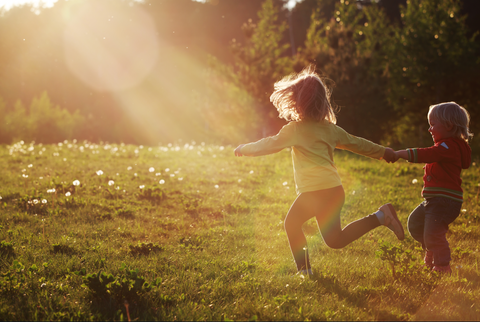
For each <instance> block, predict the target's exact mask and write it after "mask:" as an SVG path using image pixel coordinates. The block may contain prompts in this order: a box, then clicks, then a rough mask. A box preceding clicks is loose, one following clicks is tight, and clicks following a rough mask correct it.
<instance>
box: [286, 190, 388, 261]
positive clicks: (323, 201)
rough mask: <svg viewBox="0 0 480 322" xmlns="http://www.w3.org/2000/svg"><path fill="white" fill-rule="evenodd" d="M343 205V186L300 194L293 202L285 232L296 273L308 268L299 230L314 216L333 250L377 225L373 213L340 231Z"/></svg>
mask: <svg viewBox="0 0 480 322" xmlns="http://www.w3.org/2000/svg"><path fill="white" fill-rule="evenodd" d="M344 202H345V192H344V191H343V187H342V186H338V187H334V188H330V189H325V190H318V191H311V192H306V193H302V194H300V195H299V196H298V197H297V199H296V200H295V201H294V203H293V204H292V206H291V207H290V210H289V211H288V214H287V217H286V218H285V230H286V232H287V237H288V241H289V243H290V249H291V251H292V254H293V257H294V259H295V262H296V264H297V269H298V270H303V269H309V268H310V262H309V257H308V252H307V248H306V247H307V240H306V238H305V235H304V234H303V231H302V225H303V224H304V223H305V222H306V221H307V220H309V219H311V218H313V217H316V219H317V224H318V227H319V228H320V231H321V232H322V236H323V239H324V240H325V243H326V244H327V245H328V246H329V247H332V248H343V247H345V246H346V245H348V244H350V243H351V242H352V241H354V240H356V239H358V238H360V237H361V236H363V235H364V234H366V233H367V232H369V231H370V230H372V229H374V228H376V227H378V226H380V222H379V221H378V219H377V217H376V216H375V214H372V215H369V216H367V217H364V218H361V219H359V220H357V221H354V222H352V223H350V224H349V225H347V226H346V227H345V228H344V229H343V230H342V228H341V224H340V211H341V209H342V207H343V204H344Z"/></svg>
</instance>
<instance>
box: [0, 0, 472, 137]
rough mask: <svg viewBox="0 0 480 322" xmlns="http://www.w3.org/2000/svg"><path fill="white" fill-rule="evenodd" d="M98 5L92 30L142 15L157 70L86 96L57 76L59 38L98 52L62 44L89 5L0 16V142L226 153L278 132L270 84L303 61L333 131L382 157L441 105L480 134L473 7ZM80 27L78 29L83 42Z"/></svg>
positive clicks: (414, 3) (425, 2)
mask: <svg viewBox="0 0 480 322" xmlns="http://www.w3.org/2000/svg"><path fill="white" fill-rule="evenodd" d="M103 1H104V2H103V3H111V6H112V7H107V8H111V10H106V12H105V14H104V16H98V17H100V18H97V19H104V21H107V20H108V19H112V20H114V19H119V18H118V16H119V15H120V13H123V12H126V13H128V12H131V10H132V7H135V8H139V9H141V10H142V12H145V13H147V14H148V16H149V17H151V19H152V21H153V23H154V26H155V30H154V32H155V36H156V37H157V39H159V41H158V43H159V45H158V53H156V54H157V55H158V58H157V59H156V63H155V66H154V67H152V69H151V71H150V72H149V74H148V75H146V76H145V77H144V78H143V79H142V80H141V82H139V83H137V84H135V85H134V86H132V87H133V88H127V89H119V90H109V91H105V90H98V89H95V88H92V86H89V84H86V83H85V82H82V79H79V77H76V76H75V75H74V73H72V71H71V68H70V69H69V66H68V65H69V64H70V65H71V64H72V63H71V62H68V56H66V51H67V50H66V49H65V42H66V41H71V42H72V43H73V44H74V45H76V46H77V47H79V49H78V50H79V51H81V52H82V53H83V52H84V51H85V52H86V53H87V54H88V55H90V54H92V55H100V54H101V51H100V49H98V48H96V47H95V46H94V43H88V44H76V43H75V41H76V40H77V39H70V40H66V39H65V38H66V36H65V35H66V34H67V35H69V34H68V33H66V31H65V30H66V29H67V28H68V25H69V23H70V21H71V20H72V19H74V18H71V17H75V13H76V12H78V10H79V8H80V6H81V5H82V4H83V3H85V2H88V0H85V1H80V0H71V1H62V0H60V1H59V2H57V3H56V5H55V6H54V7H52V8H48V9H43V10H41V12H40V13H35V12H32V10H31V8H29V7H28V6H24V7H18V8H14V9H12V10H10V11H8V12H5V13H3V15H2V16H0V31H1V32H2V37H0V74H1V75H2V77H1V78H0V97H1V98H2V100H1V101H0V143H11V142H12V141H15V140H19V139H22V140H26V141H30V140H34V141H36V142H45V143H49V142H56V141H60V140H63V139H74V138H75V139H80V140H82V139H87V140H92V141H100V140H103V141H110V142H120V141H121V142H125V143H142V144H155V143H158V142H168V141H174V140H178V139H183V140H213V141H217V142H221V143H231V144H237V143H239V142H240V141H242V140H247V139H248V140H250V139H256V138H259V137H261V136H265V135H270V134H273V133H275V132H276V131H278V129H279V128H280V127H281V126H282V125H283V123H282V121H280V120H279V119H278V117H277V114H276V111H275V109H274V107H273V106H272V105H271V103H270V102H269V95H270V93H271V92H272V90H273V84H274V82H275V81H277V80H279V79H280V78H281V77H282V76H284V75H287V74H289V73H292V72H298V71H300V70H301V69H302V68H304V67H305V66H307V65H309V64H315V66H316V68H317V70H318V72H319V73H320V74H321V75H323V76H324V77H326V79H327V80H328V83H329V85H331V87H332V88H333V99H334V102H335V103H336V105H337V107H338V119H339V121H338V124H339V125H340V126H342V127H343V128H345V129H346V130H347V131H349V132H351V133H353V134H356V135H359V136H364V137H367V138H369V139H371V140H373V141H376V142H382V143H384V144H388V145H392V146H412V145H416V146H420V145H427V144H430V139H429V138H428V135H427V134H428V132H427V131H426V129H427V120H426V113H427V111H428V106H429V105H432V104H435V103H439V102H443V101H456V102H457V103H459V104H461V105H462V106H464V107H465V108H467V110H468V111H469V112H470V114H471V117H472V131H473V132H474V133H476V132H477V130H476V129H477V128H480V126H478V125H477V124H478V121H479V118H480V115H479V106H480V92H478V90H477V88H478V85H479V84H478V83H479V80H478V77H476V76H477V75H478V74H480V73H479V72H480V58H479V57H480V55H479V54H480V47H479V41H478V37H477V33H478V29H480V28H479V27H478V26H477V25H476V24H475V23H476V21H478V20H475V19H473V20H472V17H473V18H475V14H476V13H475V12H477V11H475V10H471V8H474V7H475V3H474V2H473V1H459V0H422V1H420V0H408V1H401V0H396V1H385V0H381V1H379V2H378V3H377V1H367V0H364V1H353V0H352V1H349V0H304V1H302V2H299V3H298V4H297V5H296V7H295V8H294V9H293V10H292V11H289V10H287V9H286V8H285V6H284V5H285V2H286V1H283V0H248V1H235V0H215V1H214V0H210V1H207V2H206V3H199V2H193V1H189V0H157V1H151V2H149V1H145V2H140V3H137V2H131V1H114V0H103ZM476 6H477V7H478V5H476ZM469 9H470V10H469ZM477 9H478V8H477ZM129 10H130V11H129ZM467 11H469V12H467ZM69 17H70V18H69ZM95 17H96V16H89V19H94V18H95ZM477 17H478V14H477ZM69 19H70V20H69ZM125 19H127V20H125V21H128V14H126V15H125ZM102 21H103V20H102ZM102 23H103V22H102ZM89 24H92V21H85V22H84V26H85V30H84V32H85V33H87V32H90V33H92V32H93V33H94V32H95V31H91V30H89V28H88V25H89ZM121 26H122V28H123V25H121ZM125 28H127V27H125ZM82 32H83V31H82ZM126 32H128V30H127V31H126ZM94 36H95V37H97V38H99V39H101V38H100V37H101V36H102V35H100V34H98V35H94ZM81 37H82V36H81V35H80V36H79V38H78V39H81ZM95 39H96V38H95ZM121 43H122V38H121V37H119V38H118V39H117V40H116V42H114V44H121ZM81 45H83V46H81ZM86 45H88V46H86ZM77 47H75V48H77ZM115 48H116V47H115ZM120 48H122V47H120ZM119 50H120V49H119ZM139 51H140V49H139ZM92 57H96V56H92ZM147 107H148V108H147ZM473 145H474V146H475V139H474V141H473ZM477 145H478V144H477Z"/></svg>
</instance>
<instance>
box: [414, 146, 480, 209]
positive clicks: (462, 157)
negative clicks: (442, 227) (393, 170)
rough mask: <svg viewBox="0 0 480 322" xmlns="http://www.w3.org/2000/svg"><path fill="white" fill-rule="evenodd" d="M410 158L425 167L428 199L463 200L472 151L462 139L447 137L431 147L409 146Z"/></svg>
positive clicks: (424, 189)
mask: <svg viewBox="0 0 480 322" xmlns="http://www.w3.org/2000/svg"><path fill="white" fill-rule="evenodd" d="M407 152H408V161H409V162H414V163H426V165H425V166H424V167H423V168H424V169H425V174H424V175H423V190H422V196H423V197H424V198H432V197H446V198H450V199H453V200H457V201H460V202H463V190H462V179H461V178H460V173H461V172H462V169H468V168H469V167H470V163H471V154H472V150H471V149H470V146H468V144H467V143H466V142H465V141H464V140H462V139H459V138H446V139H443V140H441V141H439V142H437V143H435V145H434V146H432V147H429V148H420V149H418V148H415V149H407Z"/></svg>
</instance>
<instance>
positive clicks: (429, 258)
mask: <svg viewBox="0 0 480 322" xmlns="http://www.w3.org/2000/svg"><path fill="white" fill-rule="evenodd" d="M423 261H424V262H425V266H426V267H427V268H428V269H432V268H433V266H434V265H433V252H432V251H430V250H427V251H426V252H425V257H424V258H423Z"/></svg>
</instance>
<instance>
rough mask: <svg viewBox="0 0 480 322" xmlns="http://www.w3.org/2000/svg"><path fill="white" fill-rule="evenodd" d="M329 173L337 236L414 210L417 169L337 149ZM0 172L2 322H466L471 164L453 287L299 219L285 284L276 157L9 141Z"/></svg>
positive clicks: (388, 248) (418, 261)
mask: <svg viewBox="0 0 480 322" xmlns="http://www.w3.org/2000/svg"><path fill="white" fill-rule="evenodd" d="M81 147H83V148H81ZM82 150H83V151H82ZM336 164H337V166H338V170H339V173H340V175H341V177H342V180H343V184H344V188H345V192H346V194H347V197H346V204H345V206H344V208H343V212H342V224H343V225H345V224H347V223H349V222H351V221H352V220H355V219H358V218H361V217H362V216H365V215H367V214H370V213H372V212H374V211H375V210H376V209H378V207H380V206H381V205H382V204H384V203H386V202H391V203H392V204H394V206H395V207H396V209H397V211H398V214H399V217H400V219H401V220H402V223H403V224H404V225H406V221H407V218H408V215H409V213H410V212H411V211H412V210H413V209H414V208H415V207H416V206H417V205H418V204H419V203H420V202H421V201H422V199H421V196H420V191H421V187H422V174H423V170H422V165H414V164H408V163H406V162H398V163H396V164H393V165H392V164H387V163H385V162H383V161H381V162H380V161H376V160H371V159H368V158H363V157H359V156H355V155H353V154H351V153H347V152H342V151H339V152H337V153H336ZM150 168H153V170H152V171H150ZM0 169H1V176H0V196H1V197H2V199H1V200H0V242H1V245H0V253H1V256H0V270H1V274H2V276H0V278H1V279H0V293H1V294H0V320H128V315H129V316H130V319H131V320H135V319H137V320H480V305H479V304H478V303H480V276H479V267H478V264H479V260H480V256H479V252H478V243H479V240H480V230H479V223H480V212H479V206H478V197H479V196H478V194H479V189H480V187H479V183H480V178H479V177H480V170H479V168H478V166H477V165H473V166H472V167H471V168H470V169H469V170H467V171H464V172H463V180H464V182H463V187H464V190H465V202H464V204H463V210H462V213H461V215H460V217H459V218H458V219H457V220H456V221H455V222H454V223H453V224H452V225H451V227H450V228H451V229H450V233H449V237H448V238H449V242H450V245H451V248H452V253H453V261H452V266H453V274H452V275H451V276H439V275H437V274H435V273H431V272H428V271H425V270H424V269H423V268H422V257H423V254H422V251H421V250H420V249H419V246H420V245H419V244H418V243H416V242H415V241H414V240H413V239H412V238H411V237H410V236H408V237H406V239H405V241H404V242H398V241H397V240H396V239H395V236H394V235H393V233H391V232H390V231H389V230H388V229H386V228H384V227H380V228H378V229H376V230H374V231H372V232H371V233H369V234H368V235H366V236H364V237H362V238H361V239H359V240H357V241H356V242H354V243H353V244H351V245H349V246H348V247H346V248H344V249H341V250H334V249H330V248H328V247H327V246H326V245H325V244H324V242H323V239H322V237H321V235H320V234H319V233H318V229H317V228H316V223H315V222H314V220H311V221H309V222H307V223H306V224H305V226H304V230H305V232H306V235H307V240H308V244H309V251H310V255H311V262H312V266H313V270H314V272H315V274H314V276H313V278H303V277H302V276H299V275H295V273H296V271H295V265H294V263H293V258H292V256H291V254H290V250H289V247H288V242H287V237H286V234H285V231H284V228H283V220H284V218H285V215H286V213H287V211H288V209H289V207H290V205H291V203H292V202H293V200H294V199H295V197H296V195H295V187H294V182H293V173H292V165H291V160H290V153H289V152H288V151H282V152H280V153H277V154H275V155H269V156H265V157H258V158H247V157H243V158H235V157H234V156H233V148H232V147H225V148H223V147H220V146H212V145H203V144H198V143H197V144H195V145H192V144H188V145H180V146H161V147H138V146H123V145H95V144H89V143H85V142H84V143H74V142H66V143H64V144H62V145H61V146H60V145H47V146H42V145H20V144H17V145H14V146H3V147H0ZM167 169H168V170H167ZM99 170H101V171H102V172H103V174H97V173H100V172H98V171H99ZM414 179H416V180H417V183H412V181H413V180H414ZM75 180H78V181H79V185H74V184H73V182H74V181H75ZM160 180H163V181H162V182H164V183H163V184H160ZM112 182H113V183H112ZM53 188H54V189H55V192H54V193H52V192H51V191H52V189H53ZM47 191H50V192H47ZM68 193H69V194H70V195H69V196H66V194H68ZM44 199H45V200H46V203H45V201H43V202H42V200H44ZM407 235H408V234H407ZM392 264H393V268H394V269H395V275H394V274H393V271H392ZM125 301H126V302H125ZM126 303H128V312H127V305H126Z"/></svg>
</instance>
